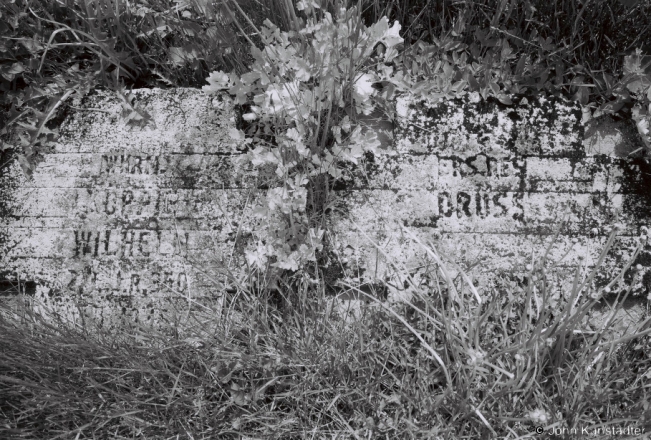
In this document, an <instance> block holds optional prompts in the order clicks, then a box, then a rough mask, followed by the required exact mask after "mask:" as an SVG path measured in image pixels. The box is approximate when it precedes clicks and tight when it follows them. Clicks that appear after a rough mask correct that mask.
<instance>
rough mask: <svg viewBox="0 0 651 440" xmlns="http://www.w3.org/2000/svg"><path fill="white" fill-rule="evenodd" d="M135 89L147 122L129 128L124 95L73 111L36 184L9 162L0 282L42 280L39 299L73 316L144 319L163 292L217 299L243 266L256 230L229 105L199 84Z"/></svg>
mask: <svg viewBox="0 0 651 440" xmlns="http://www.w3.org/2000/svg"><path fill="white" fill-rule="evenodd" d="M134 96H135V100H136V102H137V105H138V106H139V107H138V108H139V110H138V111H140V112H141V113H142V115H144V116H145V118H144V121H145V122H146V123H142V124H139V125H130V124H129V123H128V122H127V119H128V118H125V117H124V116H126V114H125V113H124V112H125V109H124V107H123V105H122V102H123V101H121V100H120V99H118V96H117V95H116V94H115V93H109V92H101V91H100V92H96V93H95V94H94V95H92V96H89V97H88V98H87V99H86V100H85V101H84V102H83V103H82V105H81V107H80V108H78V109H73V110H71V111H70V114H69V115H68V116H67V117H66V119H65V121H64V123H63V124H62V126H61V127H60V131H61V137H60V139H59V140H58V142H57V143H56V145H55V146H54V148H53V151H52V152H49V153H47V154H45V156H44V160H43V161H42V162H41V163H39V164H38V166H37V168H36V170H35V172H34V175H33V177H32V178H31V179H28V178H26V177H25V176H24V175H23V173H22V171H21V170H20V167H19V166H18V163H17V162H16V161H11V160H10V159H9V158H8V157H5V161H6V162H7V163H6V165H7V166H3V168H2V172H1V173H2V174H1V175H0V187H1V188H2V202H1V206H0V208H1V209H0V210H1V211H2V212H1V213H0V214H1V215H0V279H2V280H9V281H11V280H14V281H16V280H29V281H34V282H36V283H38V285H39V289H38V293H37V296H39V298H38V299H40V300H42V301H45V303H46V304H50V305H52V306H53V307H55V308H56V309H57V310H60V311H62V312H64V313H69V314H71V315H76V314H78V313H80V312H83V311H84V310H86V309H88V310H92V311H93V313H94V314H96V315H98V317H99V319H100V320H102V319H109V315H111V314H112V312H111V311H116V310H117V311H118V312H119V313H124V314H125V316H128V319H145V318H151V317H156V316H157V315H158V314H159V312H160V311H161V309H163V308H165V305H164V301H163V300H162V298H163V297H176V298H183V299H187V298H193V299H197V298H206V297H216V296H219V293H220V292H219V291H220V288H221V289H223V288H225V287H226V284H227V283H225V279H224V277H223V276H220V273H219V271H220V270H222V269H226V268H230V269H234V268H238V267H240V266H241V265H242V261H241V260H240V258H241V252H240V251H241V248H242V246H243V243H244V240H243V237H245V236H246V235H247V234H250V232H251V230H252V229H253V228H255V225H254V224H253V223H252V222H251V221H250V217H249V215H248V214H249V213H250V211H251V209H252V203H253V202H254V200H255V195H256V193H257V191H256V190H255V188H256V184H255V180H254V179H253V178H252V177H251V175H250V174H247V173H240V172H239V171H238V170H237V169H236V165H235V164H234V162H233V159H234V158H235V157H237V156H238V155H239V154H240V152H239V151H238V150H237V149H236V145H234V143H233V141H232V140H231V137H230V136H229V134H228V130H229V129H233V128H234V127H235V119H234V115H235V112H234V110H233V106H232V104H231V103H230V101H228V99H227V98H222V97H218V98H213V97H209V96H207V95H205V94H204V93H202V92H201V91H197V90H190V89H176V90H167V91H162V90H146V89H143V90H138V91H135V92H134ZM127 113H128V111H127ZM60 292H74V295H73V296H74V297H73V298H70V297H68V296H66V297H63V296H58V295H59V294H60ZM78 306H80V307H81V309H78Z"/></svg>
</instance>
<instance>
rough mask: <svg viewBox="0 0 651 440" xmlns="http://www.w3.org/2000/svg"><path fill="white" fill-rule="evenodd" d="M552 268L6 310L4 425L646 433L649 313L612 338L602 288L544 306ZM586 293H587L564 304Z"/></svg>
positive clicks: (168, 433)
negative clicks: (88, 315)
mask: <svg viewBox="0 0 651 440" xmlns="http://www.w3.org/2000/svg"><path fill="white" fill-rule="evenodd" d="M428 249H429V250H430V251H431V252H432V253H433V254H432V255H436V254H435V250H434V249H431V248H428ZM433 261H434V260H433ZM395 265H396V267H399V263H398V262H396V264H395ZM551 265H552V263H550V262H543V264H541V265H540V266H538V267H537V268H534V269H533V270H532V272H531V273H530V274H528V278H527V280H528V281H527V282H520V283H517V282H505V286H508V287H507V288H506V289H505V290H495V291H493V292H489V293H486V294H485V296H483V297H482V298H481V303H479V302H478V300H477V296H476V295H475V294H474V293H473V292H472V291H471V289H469V287H468V285H467V284H465V282H464V281H463V280H461V279H457V280H446V278H445V277H444V276H443V275H442V274H443V271H442V270H441V269H440V267H439V266H437V265H436V264H434V263H433V264H432V265H431V269H430V270H428V271H426V272H424V273H423V274H422V276H421V277H420V281H419V282H416V281H414V280H412V281H413V283H414V284H413V285H412V289H411V292H412V299H411V301H410V302H409V303H396V304H393V305H388V304H387V303H377V302H376V300H373V299H372V298H373V296H372V295H371V296H369V298H370V299H371V301H370V302H369V304H367V305H362V306H361V309H360V312H361V316H360V318H359V319H357V320H348V322H346V320H345V319H344V318H345V314H344V313H343V312H341V311H337V309H336V308H334V307H333V305H332V302H331V301H330V300H328V299H327V298H326V297H325V296H324V295H323V292H322V291H321V292H319V291H315V290H308V289H303V290H295V291H293V292H291V293H292V295H294V296H293V297H294V298H298V299H299V300H295V301H294V302H293V304H292V305H291V306H290V307H284V308H274V307H269V302H268V301H267V300H266V298H265V296H264V295H263V296H262V297H260V296H256V295H253V294H251V293H250V292H248V291H245V290H240V291H238V292H237V293H236V294H234V295H232V296H231V297H230V298H229V301H230V302H229V305H228V308H229V310H232V313H231V314H230V315H229V316H230V317H229V318H222V319H218V316H220V315H218V314H217V312H216V311H215V310H204V311H203V312H199V311H195V312H194V313H193V314H191V315H190V319H189V320H188V321H185V322H180V323H179V324H178V325H177V327H176V328H174V329H171V330H172V331H163V330H160V329H159V330H156V329H152V328H144V327H142V328H139V330H137V331H134V330H132V329H126V328H125V329H120V328H118V329H116V330H114V331H113V332H111V333H106V332H102V331H97V330H92V329H89V328H83V327H74V326H71V325H70V324H66V323H64V322H57V320H56V319H53V318H50V319H43V318H42V317H40V316H38V315H35V314H33V313H30V312H29V309H25V310H23V311H22V312H21V313H9V312H8V309H4V313H3V317H2V319H0V350H1V351H2V353H3V356H2V358H0V393H1V394H2V396H3V400H2V403H1V404H0V436H2V437H3V438H16V439H19V438H26V439H27V438H30V439H45V438H48V439H53V438H66V439H68V438H116V439H122V438H124V439H127V438H128V439H131V438H147V439H176V438H187V439H211V438H234V439H240V438H278V439H290V438H319V439H322V438H389V439H391V438H423V439H426V438H427V439H432V438H442V439H447V438H455V439H461V438H468V439H473V438H510V439H515V438H527V437H528V436H529V437H531V436H532V435H533V434H534V432H533V431H532V430H533V429H535V428H536V427H539V426H540V427H543V429H544V430H545V433H546V434H549V433H553V432H557V433H559V435H558V436H556V437H553V436H552V437H550V438H576V436H575V435H571V434H570V433H572V432H576V431H572V430H573V429H576V430H578V432H581V428H586V429H587V428H589V429H590V430H593V429H596V428H599V427H602V428H607V427H611V428H613V427H615V428H622V427H626V426H634V427H637V428H640V429H642V428H646V429H647V430H648V429H649V425H650V424H651V411H650V410H649V408H648V401H649V397H650V396H649V386H650V383H651V358H650V357H649V343H650V341H649V334H650V333H651V325H650V322H651V321H650V320H649V319H646V320H645V321H644V322H641V323H638V324H637V327H636V328H635V329H633V330H630V331H629V333H628V336H625V337H623V338H622V339H620V340H613V339H612V337H610V336H609V335H610V331H609V329H608V327H609V326H608V327H607V328H605V329H603V330H599V329H597V330H590V329H588V328H587V327H586V314H587V313H588V311H589V309H590V308H591V307H592V306H594V304H596V301H597V300H596V299H590V293H595V292H593V291H592V290H591V289H590V288H588V287H587V286H589V283H588V284H585V286H586V287H584V288H583V289H581V283H575V284H574V286H575V287H574V290H571V291H570V293H571V295H570V298H568V299H566V300H564V301H563V300H561V301H560V302H559V301H558V299H557V300H556V302H554V301H553V300H552V298H553V297H554V294H556V293H557V292H555V291H553V290H552V289H551V288H549V287H547V286H550V285H553V283H552V282H551V280H550V274H551V273H553V271H552V270H551ZM397 270H398V269H397ZM597 270H598V268H597V269H594V270H593V271H592V272H583V273H577V276H578V279H579V280H585V279H587V278H589V277H590V276H591V275H593V274H594V271H597ZM401 275H403V276H404V277H406V278H408V277H409V275H408V274H407V273H402V274H401ZM565 281H566V284H568V285H570V286H571V285H572V279H570V280H565ZM579 290H581V292H579ZM286 293H287V292H286ZM579 293H582V294H583V298H585V299H581V300H580V301H578V302H577V305H576V306H575V307H574V308H571V307H570V303H572V302H573V300H574V299H576V298H578V297H579ZM598 293H603V290H601V291H600V292H598ZM482 295H483V294H482ZM301 298H303V299H307V298H309V301H307V300H303V301H301V300H300V299H301ZM624 299H625V298H618V299H617V300H616V301H615V303H616V304H617V303H621V302H623V301H624ZM616 307H617V306H616ZM554 430H556V431H554ZM604 432H605V431H604ZM562 433H566V434H567V435H562ZM591 438H592V437H591ZM593 438H608V437H607V436H601V437H600V436H594V437H593Z"/></svg>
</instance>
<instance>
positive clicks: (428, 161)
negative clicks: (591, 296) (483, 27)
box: [333, 97, 651, 292]
mask: <svg viewBox="0 0 651 440" xmlns="http://www.w3.org/2000/svg"><path fill="white" fill-rule="evenodd" d="M401 99H402V100H401V101H400V100H399V103H398V106H397V108H398V116H399V118H398V120H399V124H398V126H397V127H396V128H397V130H396V131H397V136H396V138H397V143H396V151H395V152H394V153H397V154H386V155H378V156H376V157H375V158H374V160H373V165H372V168H369V169H371V170H375V171H372V172H367V173H366V174H364V175H361V174H360V175H358V176H356V180H355V182H354V186H355V190H354V191H351V192H350V193H349V195H347V197H348V199H349V202H348V204H347V207H348V211H347V216H346V218H343V219H342V220H340V221H335V222H334V225H333V229H334V231H335V234H338V235H339V236H340V237H343V238H341V239H340V240H341V241H340V243H341V244H342V246H343V248H342V252H344V253H347V254H350V253H351V251H350V250H346V249H350V248H352V249H353V250H352V252H353V254H355V253H356V255H355V258H354V259H353V258H349V261H353V260H354V261H360V262H361V263H360V266H361V268H359V267H353V268H351V271H350V273H351V276H352V277H355V276H359V275H355V274H359V273H362V274H364V275H363V276H364V277H370V278H373V277H379V278H382V279H384V278H385V277H388V276H392V275H391V274H392V273H395V271H393V269H392V265H391V264H392V263H391V262H390V261H388V260H387V258H388V259H389V260H393V262H398V263H399V264H405V262H411V263H413V264H414V265H416V266H418V265H417V264H416V263H415V259H416V256H417V255H421V254H423V249H422V247H421V246H420V245H418V244H415V243H414V242H412V241H410V240H408V239H406V238H405V234H404V233H403V231H402V229H401V227H408V228H411V231H412V232H413V233H414V234H416V236H417V237H420V240H421V241H422V242H423V243H431V244H432V245H434V246H435V247H436V248H437V249H438V250H439V251H440V253H441V254H442V255H444V256H445V257H446V258H450V259H453V260H455V261H456V262H463V263H465V264H466V267H468V266H469V267H476V268H477V269H476V270H479V271H481V272H482V273H481V274H480V273H475V274H474V275H477V276H478V278H477V279H478V280H483V281H482V282H487V280H488V279H492V278H491V277H494V276H496V275H498V274H505V273H506V274H514V273H518V272H522V271H524V270H525V267H526V266H527V265H530V264H532V262H533V263H535V262H537V261H540V260H541V259H542V258H543V256H546V258H548V259H549V261H552V262H553V263H554V264H555V265H557V266H558V267H567V268H569V270H570V272H571V271H572V270H575V268H576V267H577V266H578V265H579V264H587V265H588V266H590V265H595V264H597V262H598V260H599V257H600V252H601V250H602V249H603V246H604V245H605V243H606V240H607V237H608V236H609V235H610V233H611V232H613V231H614V230H615V228H617V229H616V230H617V231H618V232H619V236H618V237H617V238H616V239H615V242H614V245H613V247H612V249H611V251H610V252H609V254H608V255H607V256H606V258H605V260H604V261H602V263H600V264H601V265H602V267H601V272H600V275H599V277H601V278H603V279H604V280H605V279H608V278H613V277H614V276H616V275H617V274H618V273H619V271H620V270H621V269H622V268H623V267H624V266H623V264H624V261H625V260H626V258H627V257H628V256H631V255H632V254H633V252H634V249H635V246H636V243H639V237H640V236H647V235H648V234H646V233H644V229H643V227H644V226H645V225H647V224H648V223H651V210H650V209H649V208H648V206H651V199H650V196H649V194H651V193H649V188H651V166H649V165H648V164H646V163H642V162H641V161H640V160H638V161H635V160H630V159H623V158H618V157H614V156H606V155H589V154H587V153H586V149H585V148H584V145H583V127H582V125H581V118H582V115H581V111H580V109H579V108H578V107H576V106H574V105H573V104H570V103H566V102H564V101H563V100H559V99H555V98H539V99H537V100H534V102H529V103H524V104H517V103H516V104H515V105H514V106H512V107H500V106H499V105H497V104H472V103H469V102H463V103H461V102H457V101H454V102H439V103H435V104H432V103H427V102H413V101H411V100H410V98H408V97H407V98H401ZM641 182H645V183H644V184H643V183H641ZM361 225H364V227H365V230H364V232H365V233H369V234H371V240H370V241H369V240H368V239H366V238H365V237H366V235H365V234H362V233H360V231H359V230H358V229H359V228H362V227H363V226H361ZM398 225H400V226H398ZM373 234H376V235H373ZM554 237H555V240H556V241H555V242H554V243H552V239H553V238H554ZM378 243H384V248H382V252H378V249H377V248H376V244H378ZM479 261H482V262H483V263H482V264H481V265H478V264H477V263H478V262H479ZM648 261H651V247H649V246H647V247H646V248H645V249H644V250H643V251H642V253H641V254H640V257H639V258H638V260H637V263H639V267H646V266H648ZM411 263H410V264H411ZM637 263H636V264H637ZM420 265H421V266H420V267H424V265H426V264H425V263H424V262H421V263H420ZM634 267H638V266H637V265H635V266H634ZM636 270H638V269H636ZM643 272H644V273H643V274H642V275H640V276H638V278H639V280H641V281H638V285H636V286H635V289H634V291H637V292H640V291H644V290H645V289H646V290H650V288H651V273H649V272H648V271H647V269H643ZM599 277H597V278H599ZM627 277H628V278H627V279H629V280H631V279H636V278H635V277H634V276H633V275H632V274H629V275H627ZM645 280H646V281H645ZM369 281H370V279H369ZM599 282H605V281H599Z"/></svg>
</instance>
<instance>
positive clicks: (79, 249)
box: [75, 231, 92, 257]
mask: <svg viewBox="0 0 651 440" xmlns="http://www.w3.org/2000/svg"><path fill="white" fill-rule="evenodd" d="M91 237H92V232H90V231H75V257H79V256H84V255H86V254H90V253H91V252H92V248H91Z"/></svg>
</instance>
